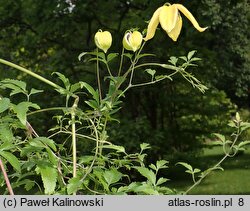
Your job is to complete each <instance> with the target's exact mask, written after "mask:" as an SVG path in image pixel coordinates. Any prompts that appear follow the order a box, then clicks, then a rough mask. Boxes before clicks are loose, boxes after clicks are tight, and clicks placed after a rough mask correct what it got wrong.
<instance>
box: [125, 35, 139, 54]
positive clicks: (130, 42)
mask: <svg viewBox="0 0 250 211" xmlns="http://www.w3.org/2000/svg"><path fill="white" fill-rule="evenodd" d="M141 43H142V34H141V33H140V32H138V31H134V32H131V31H128V32H126V33H125V35H124V37H123V40H122V44H123V47H124V48H125V49H126V50H128V51H134V52H135V51H137V50H138V49H139V48H140V46H141Z"/></svg>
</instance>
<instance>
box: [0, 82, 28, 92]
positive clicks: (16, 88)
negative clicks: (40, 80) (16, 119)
mask: <svg viewBox="0 0 250 211" xmlns="http://www.w3.org/2000/svg"><path fill="white" fill-rule="evenodd" d="M0 84H2V86H3V87H5V88H9V89H12V92H11V93H10V96H12V95H15V94H18V93H24V94H26V93H27V91H26V83H25V82H23V81H19V80H14V79H5V80H3V81H1V82H0Z"/></svg>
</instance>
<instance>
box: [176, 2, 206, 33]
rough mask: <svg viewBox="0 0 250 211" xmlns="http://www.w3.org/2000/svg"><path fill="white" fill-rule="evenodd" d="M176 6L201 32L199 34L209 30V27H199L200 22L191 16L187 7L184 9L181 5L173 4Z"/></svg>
mask: <svg viewBox="0 0 250 211" xmlns="http://www.w3.org/2000/svg"><path fill="white" fill-rule="evenodd" d="M173 5H175V6H176V7H177V8H178V10H180V11H181V12H182V13H183V14H184V15H185V16H186V17H187V18H188V19H189V20H190V21H191V23H192V24H193V26H194V27H195V28H196V29H197V30H198V31H199V32H203V31H205V30H206V29H207V27H205V28H202V27H200V26H199V24H198V22H197V21H196V19H195V18H194V16H193V15H192V14H191V12H189V11H188V9H187V8H186V7H184V6H183V5H181V4H173Z"/></svg>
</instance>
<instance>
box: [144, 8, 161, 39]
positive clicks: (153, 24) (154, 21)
mask: <svg viewBox="0 0 250 211" xmlns="http://www.w3.org/2000/svg"><path fill="white" fill-rule="evenodd" d="M162 8H163V6H162V7H159V8H158V9H157V10H156V11H155V12H154V14H153V16H152V18H151V19H150V21H149V24H148V28H147V34H146V37H145V38H144V40H145V41H147V40H150V39H152V38H153V37H154V35H155V31H156V29H157V26H158V24H159V14H160V11H161V9H162Z"/></svg>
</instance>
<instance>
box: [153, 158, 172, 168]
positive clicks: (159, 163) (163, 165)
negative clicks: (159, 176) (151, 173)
mask: <svg viewBox="0 0 250 211" xmlns="http://www.w3.org/2000/svg"><path fill="white" fill-rule="evenodd" d="M167 163H169V162H168V161H166V160H158V161H157V162H156V167H157V169H162V168H168V167H167V166H166V164H167Z"/></svg>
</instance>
